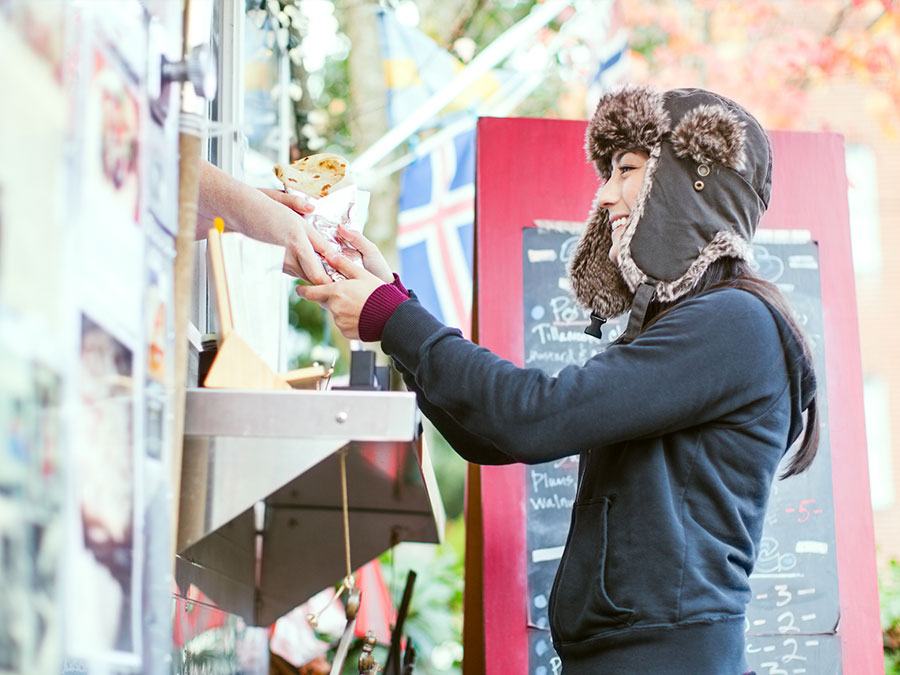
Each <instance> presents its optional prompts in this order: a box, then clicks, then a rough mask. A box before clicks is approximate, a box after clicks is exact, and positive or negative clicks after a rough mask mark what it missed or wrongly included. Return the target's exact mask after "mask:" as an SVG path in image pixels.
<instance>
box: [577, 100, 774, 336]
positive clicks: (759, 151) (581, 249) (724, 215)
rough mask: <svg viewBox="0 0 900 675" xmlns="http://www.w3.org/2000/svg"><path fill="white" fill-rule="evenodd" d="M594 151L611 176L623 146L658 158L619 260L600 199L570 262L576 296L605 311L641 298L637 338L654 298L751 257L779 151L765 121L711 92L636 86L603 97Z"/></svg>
mask: <svg viewBox="0 0 900 675" xmlns="http://www.w3.org/2000/svg"><path fill="white" fill-rule="evenodd" d="M585 150H586V153H587V156H588V158H589V159H590V160H591V161H592V162H593V163H594V165H595V167H596V169H597V172H598V174H599V175H600V176H601V177H602V178H604V179H606V178H608V177H609V175H610V171H611V163H612V157H613V155H614V154H615V153H616V152H619V151H623V150H625V151H627V150H643V151H645V152H647V153H648V155H649V158H648V160H647V163H646V165H645V168H644V179H643V183H642V185H641V188H640V190H639V192H638V195H637V198H636V200H635V203H634V204H633V205H632V209H631V212H630V214H629V215H628V217H627V219H626V220H625V223H624V227H623V232H622V239H621V242H620V245H619V255H618V260H616V261H611V260H609V250H610V248H611V245H612V233H611V230H610V226H609V214H608V212H607V210H606V209H605V208H603V207H602V206H601V205H600V203H599V201H598V200H595V201H594V204H593V206H592V210H591V215H590V217H589V219H588V222H587V225H586V228H585V231H584V234H583V235H582V238H581V241H580V242H579V244H578V247H577V248H576V250H575V254H574V256H573V257H572V260H571V261H570V264H569V277H570V281H571V284H572V289H573V292H574V294H575V297H576V299H577V300H578V302H579V303H580V304H582V305H583V306H585V307H587V308H588V309H590V310H591V311H592V312H593V313H594V314H596V315H597V316H599V317H603V318H609V317H613V316H617V315H619V314H621V313H623V312H624V311H626V310H627V309H629V307H632V303H633V302H634V303H635V307H634V308H633V309H632V319H631V321H629V333H630V334H629V335H628V337H630V338H633V337H635V335H636V333H637V331H638V330H639V328H640V326H641V325H642V323H643V311H644V309H645V308H646V304H647V302H648V300H649V299H650V297H651V296H654V297H657V298H658V299H659V300H661V301H663V302H671V301H674V300H677V299H678V298H680V297H682V296H684V295H685V294H686V293H688V292H689V291H690V290H691V288H693V286H694V285H695V284H696V282H697V281H698V280H699V279H700V278H701V277H702V276H703V274H704V272H705V271H706V269H707V268H708V267H709V265H710V264H711V263H712V262H713V261H715V260H718V259H719V258H723V257H728V256H731V257H736V258H741V259H749V258H750V255H751V248H750V241H751V239H752V237H753V233H754V232H755V230H756V225H757V223H758V222H759V219H760V217H761V216H762V214H763V212H764V211H765V209H766V207H767V205H768V201H769V195H770V193H771V179H772V154H771V147H770V145H769V141H768V137H767V136H766V134H765V132H764V131H763V129H762V127H761V126H760V125H759V123H758V122H757V121H756V120H755V119H754V118H753V117H752V116H751V115H750V114H749V113H748V112H747V111H745V110H744V109H743V108H741V107H740V106H739V105H738V104H736V103H734V102H733V101H731V100H729V99H727V98H725V97H722V96H719V95H718V94H714V93H712V92H708V91H704V90H702V89H676V90H672V91H669V92H666V93H664V94H662V93H659V92H657V91H655V90H653V89H652V88H650V87H644V86H627V87H625V88H623V89H620V90H618V91H613V92H610V93H607V94H605V95H604V96H602V97H601V99H600V101H599V103H598V105H597V110H596V112H595V113H594V116H593V118H592V119H591V121H590V123H589V124H588V129H587V133H586V137H585ZM601 189H602V186H601ZM639 289H640V302H638V300H636V299H635V292H636V291H638V290H639Z"/></svg>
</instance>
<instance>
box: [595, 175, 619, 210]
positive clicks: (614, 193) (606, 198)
mask: <svg viewBox="0 0 900 675" xmlns="http://www.w3.org/2000/svg"><path fill="white" fill-rule="evenodd" d="M597 199H598V200H599V203H600V206H602V207H603V208H605V209H608V208H609V207H611V206H612V205H613V204H615V203H616V202H617V201H618V200H619V197H618V190H616V186H615V180H613V179H612V178H610V179H609V180H607V181H606V182H605V183H604V184H603V185H601V186H600V190H598V191H597Z"/></svg>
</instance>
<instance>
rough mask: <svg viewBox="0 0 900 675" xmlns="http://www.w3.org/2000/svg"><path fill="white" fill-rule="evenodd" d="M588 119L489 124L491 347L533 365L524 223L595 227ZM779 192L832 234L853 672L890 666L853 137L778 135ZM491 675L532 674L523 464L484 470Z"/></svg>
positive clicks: (480, 235)
mask: <svg viewBox="0 0 900 675" xmlns="http://www.w3.org/2000/svg"><path fill="white" fill-rule="evenodd" d="M585 126H586V124H585V123H584V122H571V121H559V120H540V119H494V118H482V119H481V120H480V121H479V124H478V137H477V158H476V161H477V173H476V223H477V227H476V237H477V246H476V251H477V256H478V261H477V265H476V269H477V279H476V288H477V289H478V292H479V297H478V317H477V320H478V325H479V341H480V343H481V344H482V345H484V346H485V347H487V348H489V349H491V350H492V351H494V352H495V353H497V354H499V355H501V356H503V357H505V358H508V359H511V360H512V361H514V362H515V363H518V364H520V365H521V364H522V361H523V350H524V344H523V337H522V326H523V316H522V311H523V310H522V237H521V229H522V227H528V226H532V225H533V224H534V220H535V219H547V220H570V221H572V220H574V221H583V220H584V219H585V218H586V217H587V215H588V212H589V211H590V206H591V203H592V200H593V196H594V193H595V191H596V189H597V187H598V181H597V176H596V174H595V172H594V170H593V167H591V166H590V165H589V164H588V163H587V161H586V159H585V156H584V151H583V149H582V148H583V145H584V130H585ZM771 136H772V141H773V146H774V150H775V186H774V191H773V197H772V205H771V207H770V209H769V212H768V213H767V215H766V218H765V220H764V221H763V224H762V227H766V228H773V229H774V228H782V229H783V228H787V229H807V230H810V231H811V232H812V233H813V238H814V239H816V240H817V241H818V242H819V254H820V263H821V269H822V302H823V305H824V312H823V313H824V322H825V339H826V346H825V349H826V370H827V372H826V379H827V383H828V392H827V396H828V409H829V416H830V420H831V429H830V433H831V439H832V457H833V475H834V481H835V485H834V499H835V521H836V522H835V527H836V539H837V556H838V575H839V584H840V592H841V617H842V618H841V624H840V635H841V636H842V648H843V654H844V658H843V660H844V672H846V673H854V674H855V673H878V672H881V669H882V668H883V663H882V656H881V654H882V650H881V641H880V635H881V630H880V625H879V616H878V595H877V581H876V571H875V546H874V534H873V524H872V512H871V507H870V501H869V487H868V468H867V460H866V454H865V429H864V426H863V406H862V377H861V363H860V356H859V336H858V332H857V314H856V299H855V293H854V282H853V270H852V262H851V257H850V236H849V228H848V211H847V192H846V186H847V181H846V176H845V173H844V156H843V141H842V139H841V137H840V136H837V135H834V134H812V133H796V132H774V133H772V134H771ZM482 471H483V473H482V508H483V522H482V526H483V536H484V589H483V590H484V611H485V617H484V618H485V665H486V672H487V675H517V674H519V673H522V674H524V673H526V672H527V670H528V645H527V635H526V606H525V603H526V567H525V563H526V560H525V511H524V501H525V494H524V471H523V467H522V466H511V467H485V468H484V469H482Z"/></svg>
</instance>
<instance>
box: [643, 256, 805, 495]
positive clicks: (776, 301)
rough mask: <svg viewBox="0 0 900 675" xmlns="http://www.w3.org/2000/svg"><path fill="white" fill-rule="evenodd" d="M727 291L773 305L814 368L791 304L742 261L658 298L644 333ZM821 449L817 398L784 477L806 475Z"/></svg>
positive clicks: (713, 267) (714, 267)
mask: <svg viewBox="0 0 900 675" xmlns="http://www.w3.org/2000/svg"><path fill="white" fill-rule="evenodd" d="M723 288H738V289H741V290H743V291H747V292H748V293H752V294H753V295H755V296H756V297H758V298H759V299H760V300H762V301H763V302H765V303H766V304H767V305H769V306H770V307H771V308H772V309H774V310H775V311H776V312H778V314H780V315H781V317H782V318H783V319H784V321H785V323H786V324H787V325H788V326H789V327H790V329H791V332H792V333H793V334H794V337H796V338H797V342H798V344H800V345H801V348H802V350H803V359H804V361H805V364H806V366H807V367H808V368H810V369H813V358H812V352H811V351H810V349H809V344H808V343H807V341H806V338H805V336H804V334H803V331H802V330H801V328H800V326H799V324H798V323H797V321H796V319H795V318H794V312H793V310H792V309H791V307H790V305H789V304H788V302H787V300H786V299H785V297H784V296H783V295H782V294H781V291H779V290H778V287H777V286H775V284H772V283H770V282H768V281H765V280H764V279H760V278H759V277H758V276H757V275H756V274H755V273H754V272H753V270H752V269H751V267H750V265H749V264H748V263H747V262H745V261H743V260H739V259H738V258H731V257H726V258H719V259H718V260H716V261H714V262H712V263H711V264H710V266H709V267H708V268H707V270H706V272H705V273H704V274H703V276H702V277H701V278H700V280H699V281H698V282H697V284H696V285H695V286H694V287H693V288H692V289H691V290H690V291H689V292H688V293H687V294H686V295H684V296H682V297H681V298H679V299H678V300H676V301H675V302H670V303H661V302H657V301H656V300H655V299H654V300H651V301H650V304H649V305H648V306H647V312H646V314H645V319H644V326H643V328H642V329H641V330H642V331H644V330H646V329H647V328H649V327H650V326H652V325H653V324H654V323H656V322H657V321H659V319H661V318H662V317H663V316H665V315H666V313H667V312H668V311H669V310H670V309H672V307H674V306H675V305H677V304H678V303H680V302H682V301H684V300H686V299H688V298H693V297H696V296H698V295H702V294H704V293H708V292H710V291H714V290H719V289H723ZM818 448H819V411H818V407H817V405H816V398H815V397H814V398H813V400H812V402H811V403H810V404H809V407H808V408H807V409H806V425H805V430H804V433H803V441H802V442H801V444H800V447H799V448H798V449H797V452H795V453H794V456H793V458H792V459H791V461H790V463H789V464H788V467H787V469H786V470H785V472H784V473H783V474H781V478H782V479H784V478H788V477H789V476H794V475H796V474H798V473H802V472H803V471H806V469H808V468H809V465H810V464H812V461H813V458H814V457H815V456H816V451H817V450H818Z"/></svg>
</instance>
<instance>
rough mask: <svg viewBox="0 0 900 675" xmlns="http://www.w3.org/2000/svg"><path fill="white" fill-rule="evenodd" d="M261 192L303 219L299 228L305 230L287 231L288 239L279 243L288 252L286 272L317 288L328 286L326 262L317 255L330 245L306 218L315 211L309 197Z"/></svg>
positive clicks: (271, 191) (285, 231) (299, 220)
mask: <svg viewBox="0 0 900 675" xmlns="http://www.w3.org/2000/svg"><path fill="white" fill-rule="evenodd" d="M259 191H260V192H262V193H263V194H264V195H266V196H267V197H269V198H270V199H272V200H274V201H276V202H278V203H279V204H283V205H284V206H287V207H288V208H289V209H291V210H292V211H294V212H295V213H297V214H298V215H300V216H301V218H299V219H298V224H301V225H302V227H300V228H297V227H291V228H287V229H283V230H282V231H283V232H284V235H283V236H284V238H283V240H282V241H279V242H278V243H280V244H281V245H282V246H284V248H285V253H284V271H285V273H286V274H290V275H291V276H294V277H300V278H301V279H305V280H306V281H309V282H311V283H314V284H325V283H328V282H329V281H330V279H329V278H328V274H327V273H326V272H325V268H324V267H322V261H321V259H320V258H319V255H318V254H317V253H316V251H322V250H325V248H326V246H327V245H328V242H327V240H326V239H325V237H323V236H322V234H321V233H320V232H319V231H318V230H317V229H316V228H315V227H313V226H312V225H310V224H309V223H308V222H307V221H306V219H304V218H303V217H302V216H304V215H308V214H310V213H312V211H313V208H314V207H313V205H312V204H311V203H310V202H309V200H307V199H306V198H305V197H303V196H301V195H298V194H289V193H287V192H283V191H281V190H272V189H269V188H260V189H259Z"/></svg>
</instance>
